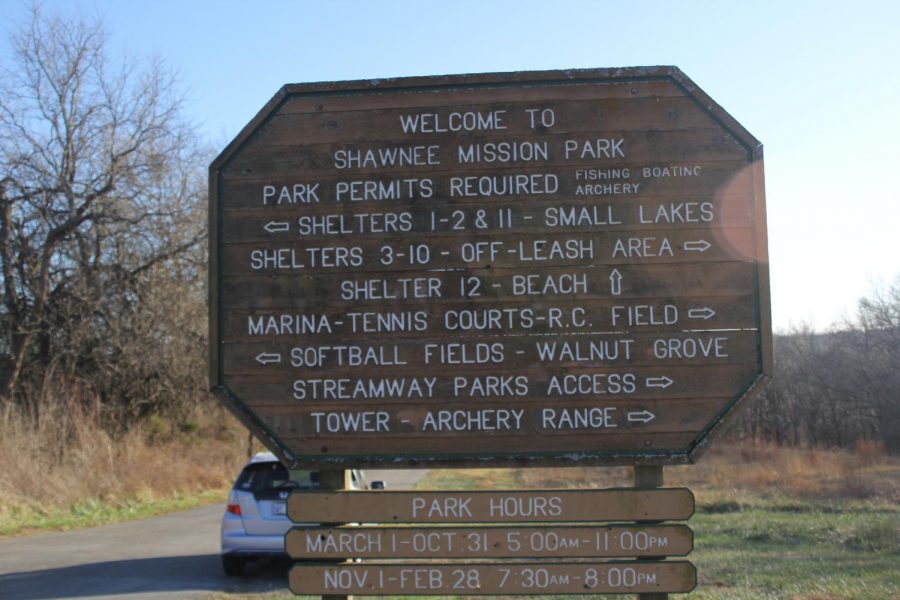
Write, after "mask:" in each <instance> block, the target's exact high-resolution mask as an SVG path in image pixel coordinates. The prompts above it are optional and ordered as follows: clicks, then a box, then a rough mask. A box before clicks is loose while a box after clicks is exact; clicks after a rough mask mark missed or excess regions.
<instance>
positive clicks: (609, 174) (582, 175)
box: [575, 167, 631, 181]
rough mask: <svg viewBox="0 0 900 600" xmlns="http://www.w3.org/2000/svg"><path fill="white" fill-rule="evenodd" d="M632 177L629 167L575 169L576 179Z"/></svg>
mask: <svg viewBox="0 0 900 600" xmlns="http://www.w3.org/2000/svg"><path fill="white" fill-rule="evenodd" d="M629 177H631V171H630V170H629V169H628V167H624V168H621V169H577V170H576V171H575V180H576V181H581V180H585V181H596V180H607V179H628V178H629Z"/></svg>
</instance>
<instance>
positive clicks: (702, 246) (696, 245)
mask: <svg viewBox="0 0 900 600" xmlns="http://www.w3.org/2000/svg"><path fill="white" fill-rule="evenodd" d="M710 246H712V244H710V243H709V242H707V241H706V240H694V241H690V242H685V243H684V249H685V250H687V251H688V252H706V251H707V250H708V249H709V248H710Z"/></svg>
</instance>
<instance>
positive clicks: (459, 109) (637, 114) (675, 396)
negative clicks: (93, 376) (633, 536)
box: [209, 67, 771, 467]
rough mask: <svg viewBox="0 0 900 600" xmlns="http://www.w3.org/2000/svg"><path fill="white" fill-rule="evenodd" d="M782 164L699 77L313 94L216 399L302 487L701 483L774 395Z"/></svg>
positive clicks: (235, 172)
mask: <svg viewBox="0 0 900 600" xmlns="http://www.w3.org/2000/svg"><path fill="white" fill-rule="evenodd" d="M762 165H763V159H762V146H761V144H760V143H759V142H758V141H757V140H755V139H754V138H753V137H752V136H751V135H750V134H749V133H747V131H746V130H744V128H743V127H742V126H741V125H740V124H739V123H738V122H737V121H735V120H734V119H733V118H732V117H730V116H729V115H728V114H727V113H726V112H725V111H724V110H723V109H722V108H720V107H719V106H718V105H717V104H716V103H715V102H713V101H712V100H711V99H710V98H709V97H708V96H707V95H706V94H705V93H703V92H702V91H701V90H700V89H699V88H698V87H697V86H696V85H695V84H694V83H693V82H692V81H691V80H690V79H688V78H687V77H686V76H685V75H684V74H683V73H681V72H680V71H679V70H678V69H677V68H674V67H646V68H644V67H641V68H627V69H596V70H578V71H547V72H525V73H502V74H480V75H460V76H447V77H416V78H404V79H389V80H373V81H355V82H338V83H321V84H301V85H287V86H285V87H284V88H282V89H281V90H280V91H279V92H278V93H277V94H276V95H275V97H274V98H272V100H271V101H270V102H269V103H268V104H267V105H266V106H265V107H264V108H263V109H262V111H260V113H259V114H258V115H257V116H256V118H254V119H253V120H252V121H251V122H250V124H248V125H247V127H245V128H244V130H243V131H242V132H241V133H240V135H239V136H238V137H237V138H236V139H235V140H234V141H233V142H232V143H231V144H230V145H229V146H228V147H227V148H226V149H225V150H224V151H223V152H222V154H221V155H220V156H219V157H218V158H217V159H216V160H215V161H214V162H213V163H212V165H211V167H210V213H209V217H210V273H209V280H210V354H211V358H210V382H211V385H212V388H213V390H214V391H215V393H216V394H217V395H218V397H219V398H221V399H222V400H223V401H224V402H225V404H226V405H227V406H228V407H229V408H230V409H231V411H232V412H234V414H236V415H237V416H238V418H240V419H241V421H242V422H243V423H244V424H245V425H247V426H248V427H249V428H250V429H251V430H252V431H253V432H254V433H255V434H256V435H257V437H259V439H261V440H263V441H264V443H265V444H266V445H267V446H269V448H271V449H272V450H273V451H275V453H276V454H277V455H278V456H279V457H280V458H281V459H282V460H283V461H284V462H285V463H286V464H289V465H293V466H300V465H303V466H309V467H312V466H317V467H329V466H331V467H340V466H342V465H349V464H353V465H358V466H366V465H368V466H374V465H382V466H393V465H396V466H407V465H416V464H419V465H423V466H427V465H438V464H440V465H464V464H483V465H488V464H490V465H501V464H544V465H546V464H632V463H644V464H672V463H684V462H691V461H693V460H695V459H696V458H697V456H699V454H700V453H701V452H702V450H703V449H704V447H705V446H706V444H707V443H708V441H709V439H710V438H711V437H712V436H713V435H714V434H715V433H716V432H717V430H719V429H721V425H722V424H723V423H724V422H725V421H727V420H728V418H729V417H730V416H731V415H732V414H733V413H734V409H735V408H736V406H737V405H738V404H739V403H740V402H741V401H742V400H743V399H745V398H747V397H748V396H750V395H751V394H752V393H754V392H755V391H757V390H758V389H759V388H760V387H761V384H762V382H763V381H764V379H765V378H766V376H767V374H768V373H769V372H770V371H771V326H770V314H769V291H768V261H767V249H766V227H765V200H764V189H763V167H762Z"/></svg>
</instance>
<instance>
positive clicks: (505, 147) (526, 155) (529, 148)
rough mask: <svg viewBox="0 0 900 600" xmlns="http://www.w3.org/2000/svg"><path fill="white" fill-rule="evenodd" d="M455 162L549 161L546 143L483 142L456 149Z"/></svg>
mask: <svg viewBox="0 0 900 600" xmlns="http://www.w3.org/2000/svg"><path fill="white" fill-rule="evenodd" d="M456 154H457V161H458V162H459V163H460V164H467V163H479V162H485V163H509V162H517V161H522V162H534V161H539V160H549V159H550V152H549V149H548V144H547V142H531V141H523V142H484V143H482V144H465V145H460V146H458V147H457V152H456Z"/></svg>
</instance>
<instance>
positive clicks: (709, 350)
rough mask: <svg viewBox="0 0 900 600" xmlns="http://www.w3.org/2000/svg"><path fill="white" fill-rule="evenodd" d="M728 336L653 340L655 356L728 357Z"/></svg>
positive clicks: (684, 357) (661, 357)
mask: <svg viewBox="0 0 900 600" xmlns="http://www.w3.org/2000/svg"><path fill="white" fill-rule="evenodd" d="M727 341H728V338H727V337H724V336H716V337H711V338H707V339H703V338H701V337H686V338H661V339H657V340H655V341H654V342H653V356H655V357H656V358H660V359H663V358H678V359H690V358H728V352H726V351H725V342H727Z"/></svg>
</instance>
